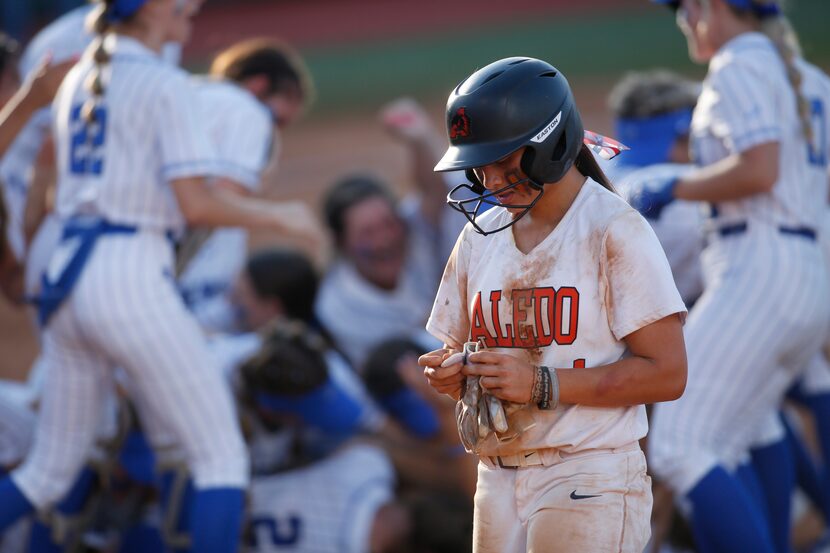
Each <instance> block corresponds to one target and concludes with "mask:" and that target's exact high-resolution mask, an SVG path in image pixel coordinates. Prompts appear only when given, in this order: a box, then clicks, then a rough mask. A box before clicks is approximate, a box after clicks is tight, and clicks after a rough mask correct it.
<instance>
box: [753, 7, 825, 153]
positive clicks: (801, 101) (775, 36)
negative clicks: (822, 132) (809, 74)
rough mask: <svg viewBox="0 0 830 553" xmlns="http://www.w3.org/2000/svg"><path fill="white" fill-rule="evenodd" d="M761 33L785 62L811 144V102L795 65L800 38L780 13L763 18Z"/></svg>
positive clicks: (806, 136)
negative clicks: (773, 45)
mask: <svg viewBox="0 0 830 553" xmlns="http://www.w3.org/2000/svg"><path fill="white" fill-rule="evenodd" d="M753 3H754V4H755V5H756V6H759V7H761V8H765V7H768V6H771V5H777V4H778V2H776V0H753ZM761 32H762V33H764V34H765V35H766V36H767V37H768V38H769V39H770V40H771V41H772V43H773V44H775V48H776V49H777V50H778V54H779V55H780V56H781V60H782V61H783V62H784V68H785V69H786V72H787V79H788V80H789V81H790V85H791V86H792V87H793V92H795V98H796V108H797V109H798V117H799V119H800V120H801V130H802V132H803V133H804V137H805V138H806V139H807V141H808V142H811V141H812V139H813V126H812V122H811V118H810V102H808V101H807V98H806V97H805V96H804V93H803V92H802V91H801V82H802V76H801V71H799V70H798V67H796V64H795V62H796V59H797V58H798V57H799V56H800V55H801V46H800V45H799V43H798V37H797V36H796V34H795V31H794V30H793V28H792V26H791V25H790V22H789V21H788V20H787V18H786V17H785V16H784V14H783V13H780V12H779V13H776V14H775V15H770V16H767V17H762V18H761Z"/></svg>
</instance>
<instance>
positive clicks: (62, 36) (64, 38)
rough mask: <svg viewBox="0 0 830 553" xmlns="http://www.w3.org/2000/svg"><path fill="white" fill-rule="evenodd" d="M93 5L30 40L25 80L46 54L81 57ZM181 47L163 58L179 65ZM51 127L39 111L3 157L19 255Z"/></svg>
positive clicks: (1, 169)
mask: <svg viewBox="0 0 830 553" xmlns="http://www.w3.org/2000/svg"><path fill="white" fill-rule="evenodd" d="M93 7H94V6H89V5H84V6H81V7H79V8H76V9H74V10H72V11H70V12H68V13H66V14H64V15H62V16H61V17H59V18H58V19H56V20H55V21H53V22H52V23H50V24H49V25H47V26H46V27H44V28H43V29H41V30H40V32H38V34H37V35H35V37H34V38H33V39H32V40H31V41H30V42H29V44H28V45H27V46H26V49H25V50H24V51H23V54H22V56H21V57H20V63H19V64H18V72H19V74H20V78H21V79H25V78H26V77H27V76H28V75H29V74H30V73H31V72H32V70H34V69H35V67H37V65H38V64H39V63H40V62H41V60H43V59H44V57H45V56H46V55H47V54H50V55H51V56H52V61H53V63H58V62H61V61H64V60H68V59H70V58H72V57H73V56H80V55H81V54H82V53H83V51H84V49H85V48H86V47H87V46H88V45H89V43H90V42H91V41H92V36H91V35H90V34H88V33H87V32H86V30H85V28H84V20H85V19H86V16H87V15H88V14H89V12H90V11H92V9H93ZM180 53H181V46H180V45H178V44H174V43H170V44H167V45H165V47H164V50H163V52H162V56H163V58H164V59H165V60H166V61H167V62H168V63H171V64H174V65H176V64H178V63H179V58H180ZM51 130H52V116H51V113H50V111H49V109H48V108H45V109H42V110H40V111H38V112H37V113H36V114H35V115H34V116H33V117H32V118H31V119H30V120H29V122H28V123H27V124H26V126H25V127H24V128H23V130H21V131H20V133H19V134H18V136H17V137H16V138H15V141H14V142H13V143H12V144H11V145H10V146H9V149H8V150H7V151H6V155H4V156H3V158H2V160H0V181H2V182H3V193H4V197H5V200H6V207H7V208H8V212H9V225H8V228H7V236H8V239H9V243H10V244H11V247H12V250H13V251H14V253H15V255H16V256H17V257H18V258H22V257H23V254H24V249H25V246H24V239H23V210H24V207H25V202H26V194H27V192H28V190H29V183H30V182H31V179H32V170H33V167H34V164H35V160H36V158H37V155H38V152H40V149H41V147H42V146H43V142H44V140H45V139H46V136H47V135H48V134H49V133H50V132H51Z"/></svg>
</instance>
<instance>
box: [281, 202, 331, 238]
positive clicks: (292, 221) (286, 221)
mask: <svg viewBox="0 0 830 553" xmlns="http://www.w3.org/2000/svg"><path fill="white" fill-rule="evenodd" d="M270 211H271V215H272V220H273V224H272V228H273V230H274V231H276V232H278V233H280V234H287V235H289V236H290V237H291V238H294V239H297V240H299V241H300V242H302V244H303V245H304V246H305V247H307V248H309V250H310V251H319V250H320V249H322V248H323V247H324V245H325V242H326V238H325V235H324V234H323V229H322V225H321V224H320V223H319V221H318V220H317V217H316V216H315V214H314V212H313V211H312V209H311V208H310V207H309V206H308V204H306V203H305V202H301V201H296V200H294V201H286V202H274V203H272V204H271V209H270Z"/></svg>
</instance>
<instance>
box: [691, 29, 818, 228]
mask: <svg viewBox="0 0 830 553" xmlns="http://www.w3.org/2000/svg"><path fill="white" fill-rule="evenodd" d="M797 68H798V70H799V71H800V72H801V75H802V78H803V83H802V85H801V90H802V93H803V94H804V96H805V97H806V99H807V101H808V102H809V104H810V110H811V121H812V126H813V133H814V136H813V141H812V143H808V142H807V140H806V138H805V137H804V132H803V130H802V125H801V120H800V119H799V117H798V114H797V109H796V97H795V93H794V91H793V88H792V85H791V84H790V82H789V80H788V79H787V76H786V68H785V67H784V63H783V62H782V61H781V58H780V56H779V54H778V51H777V50H776V49H775V45H774V44H773V43H772V42H771V41H770V40H769V39H768V38H767V37H766V36H764V35H763V34H761V33H744V34H741V35H739V36H738V37H736V38H734V39H732V40H731V41H729V42H728V43H727V44H726V45H724V46H723V47H722V48H721V49H720V50H719V51H718V53H717V54H716V55H715V56H714V57H713V58H712V60H711V61H710V63H709V72H708V74H707V76H706V79H705V80H704V82H703V90H702V92H701V94H700V99H699V100H698V103H697V107H696V108H695V110H694V115H693V117H692V127H691V141H692V153H693V158H694V161H695V163H696V164H697V165H701V166H708V165H711V164H713V163H715V162H717V161H719V160H721V159H724V158H725V157H728V156H730V155H733V154H738V153H741V152H744V151H746V150H748V149H750V148H752V147H754V146H757V145H759V144H763V143H768V142H777V143H778V144H779V145H780V154H779V160H780V164H779V175H778V180H777V181H776V183H775V186H774V187H773V189H772V192H771V193H769V194H756V195H753V196H750V197H746V198H741V199H739V200H733V201H728V202H718V204H717V206H716V214H717V215H716V217H715V219H716V221H717V223H718V224H719V226H720V223H724V224H727V223H734V222H744V221H747V220H754V221H758V222H761V223H766V224H771V225H776V226H780V225H783V226H789V227H801V226H808V227H811V228H813V229H816V228H817V227H818V226H819V224H820V221H821V218H822V215H823V214H824V206H825V205H826V203H827V156H828V136H829V135H830V113H828V110H830V104H828V99H830V80H829V79H828V77H827V76H826V75H825V74H824V73H822V72H821V71H820V70H818V69H817V68H815V67H814V66H812V65H810V64H809V63H807V62H806V61H804V60H798V63H797Z"/></svg>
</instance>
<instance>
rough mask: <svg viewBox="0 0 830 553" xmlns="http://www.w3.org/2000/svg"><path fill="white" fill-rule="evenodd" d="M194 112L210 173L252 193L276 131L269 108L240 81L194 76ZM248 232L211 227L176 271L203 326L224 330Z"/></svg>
mask: <svg viewBox="0 0 830 553" xmlns="http://www.w3.org/2000/svg"><path fill="white" fill-rule="evenodd" d="M193 83H194V85H195V90H196V94H197V96H198V98H199V109H200V118H201V120H202V122H203V123H204V125H205V126H206V127H207V132H208V139H209V140H210V142H211V144H213V146H214V148H215V150H216V155H217V166H216V169H215V171H214V176H216V177H224V178H227V179H229V180H232V181H234V182H236V183H237V184H240V185H242V186H244V187H245V188H247V189H248V190H250V191H251V192H253V193H256V192H258V191H259V189H260V179H261V177H262V171H263V170H264V169H265V166H266V165H267V163H268V161H269V157H270V154H271V149H272V144H273V141H274V140H275V139H277V138H278V137H277V135H276V134H275V133H274V132H273V128H274V126H273V123H272V119H271V113H270V112H269V111H268V109H267V108H266V107H265V106H264V105H262V103H261V102H259V101H258V100H257V99H256V98H255V97H254V96H253V95H252V94H251V93H250V92H248V91H247V90H245V89H244V88H242V87H241V86H239V85H237V84H234V83H231V82H228V81H224V80H217V79H210V78H205V77H194V78H193ZM247 255H248V233H247V231H246V230H245V229H241V228H220V229H215V230H214V231H213V233H212V234H211V236H210V238H208V240H207V241H206V242H205V243H204V244H203V245H202V247H201V248H200V249H199V251H198V252H197V253H196V255H195V256H194V257H193V259H192V260H191V261H190V263H189V264H188V265H187V267H186V268H185V270H184V272H183V273H182V274H181V275H180V276H179V289H180V290H181V292H182V295H183V296H184V298H185V302H186V303H187V306H188V308H189V309H190V310H191V312H192V313H193V314H194V315H195V316H196V319H197V320H199V322H200V323H201V324H202V326H203V327H205V328H208V329H210V330H229V329H230V328H231V327H232V325H233V323H234V322H235V321H234V314H233V309H232V307H231V306H230V304H229V302H228V300H227V297H226V294H225V292H226V291H227V290H228V289H230V287H231V285H232V284H233V281H234V279H235V278H236V276H237V275H238V274H239V272H240V271H241V270H242V268H243V267H244V266H245V261H246V259H247Z"/></svg>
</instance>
